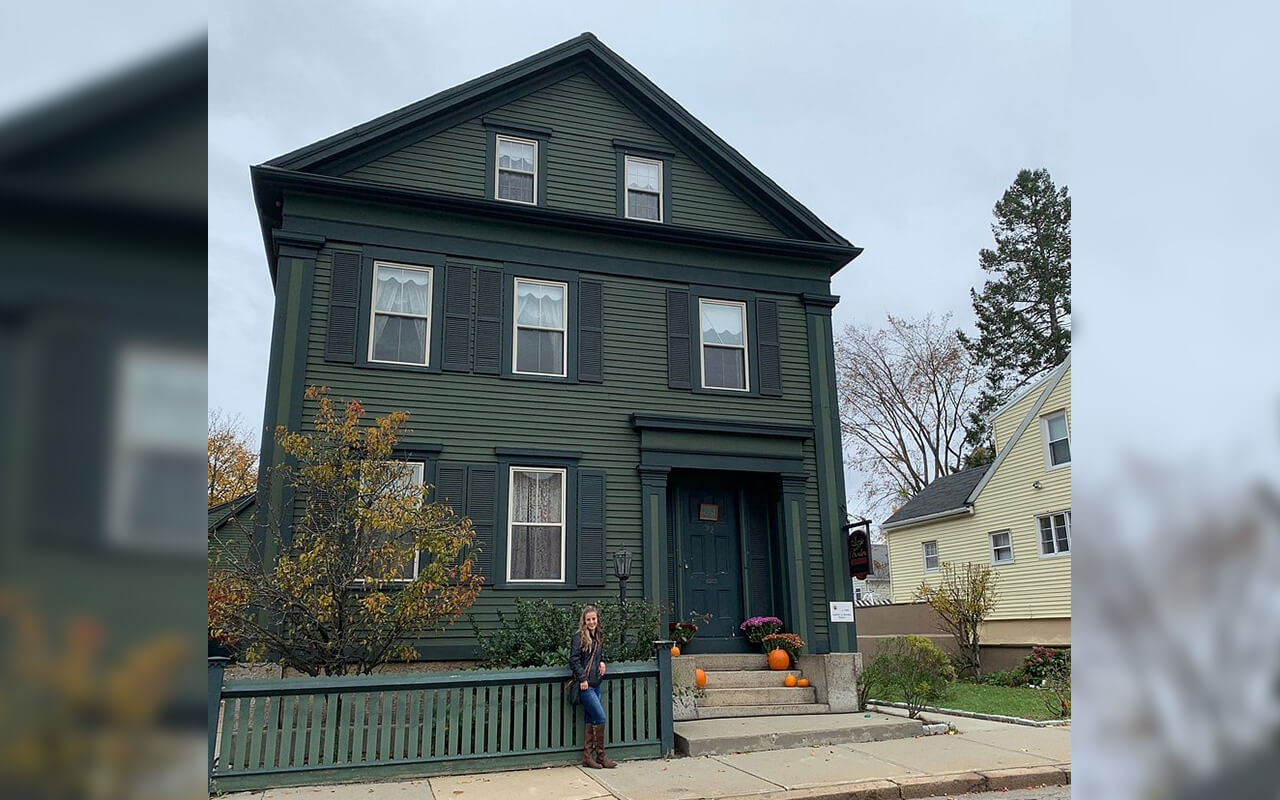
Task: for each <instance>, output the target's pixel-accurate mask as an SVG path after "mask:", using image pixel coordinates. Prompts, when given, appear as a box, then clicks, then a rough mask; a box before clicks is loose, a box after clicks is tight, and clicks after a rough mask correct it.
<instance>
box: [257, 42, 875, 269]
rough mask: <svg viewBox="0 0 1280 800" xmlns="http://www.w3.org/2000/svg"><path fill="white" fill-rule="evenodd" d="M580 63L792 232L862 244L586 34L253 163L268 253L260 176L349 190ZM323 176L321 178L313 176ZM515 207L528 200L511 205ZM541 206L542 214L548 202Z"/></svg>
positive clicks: (844, 250)
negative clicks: (362, 176) (440, 134)
mask: <svg viewBox="0 0 1280 800" xmlns="http://www.w3.org/2000/svg"><path fill="white" fill-rule="evenodd" d="M577 72H586V73H587V74H588V75H590V76H591V77H592V78H593V79H595V80H596V81H597V82H599V83H600V84H601V85H602V86H603V87H604V88H606V89H607V90H609V91H610V92H612V93H613V94H614V95H615V96H617V97H618V99H619V100H620V101H622V102H623V103H624V104H626V105H627V106H628V107H629V108H631V110H632V111H634V112H635V113H636V114H637V115H638V116H640V117H641V118H642V119H644V120H645V121H646V122H648V123H649V124H650V125H652V126H653V127H654V129H655V130H657V131H658V132H659V133H661V134H662V135H663V136H664V137H666V138H667V139H668V140H669V141H671V142H672V143H673V144H674V145H676V146H677V147H678V148H680V150H681V152H683V153H684V154H685V155H687V156H688V157H689V158H691V159H693V160H694V161H696V162H697V163H698V164H699V165H700V166H702V167H703V168H704V169H706V170H707V171H708V172H709V173H710V174H712V175H713V176H714V177H715V178H716V179H717V180H719V181H720V182H721V183H723V184H724V185H725V186H726V187H728V188H729V189H730V190H731V191H733V192H735V193H736V194H738V195H739V196H740V197H742V199H743V200H744V201H745V202H747V203H748V204H749V205H751V206H752V207H753V208H755V209H756V210H757V211H758V212H760V214H761V215H762V216H764V217H765V218H766V219H768V220H769V221H770V222H772V223H773V224H775V225H776V226H777V227H778V228H779V229H780V230H781V231H783V232H784V233H785V234H786V235H787V236H788V237H789V239H790V240H791V241H793V242H805V243H810V244H812V245H818V246H821V245H825V246H827V247H826V248H825V251H826V252H827V253H828V254H829V255H833V256H836V257H840V256H843V260H842V261H841V263H847V262H848V261H849V260H851V259H852V258H854V257H856V256H857V255H858V253H860V252H861V248H858V247H855V246H854V245H852V244H851V243H850V242H849V241H848V240H847V239H845V238H844V237H843V236H841V235H840V234H839V233H836V231H834V230H833V229H831V228H830V227H829V226H827V225H826V223H824V222H823V221H822V220H820V219H819V218H818V217H817V215H816V214H814V213H813V212H812V211H810V210H809V209H808V208H806V207H805V206H804V205H803V204H801V203H800V202H799V201H798V200H796V199H795V198H794V197H792V196H791V195H790V194H788V193H787V192H786V191H784V190H783V189H782V188H781V187H779V186H778V185H777V184H776V183H774V182H773V181H772V180H771V179H770V178H769V177H768V176H767V175H765V174H764V173H763V172H761V171H760V170H759V169H757V168H756V167H755V166H754V165H753V164H751V162H749V161H748V160H747V159H746V158H744V157H743V156H742V154H740V153H739V152H738V151H737V150H735V149H734V148H732V147H731V146H729V145H728V144H727V143H726V142H725V141H724V140H723V139H721V138H720V137H719V136H717V135H716V134H715V133H713V132H712V131H711V130H710V129H709V128H707V127H706V126H705V125H703V124H702V123H701V122H699V121H698V120H697V119H696V118H694V116H693V115H692V114H690V113H689V112H688V111H686V110H685V109H684V108H683V107H681V106H680V104H679V103H677V102H676V101H675V100H673V99H672V98H671V97H670V96H668V95H667V94H666V93H665V92H663V91H662V90H661V89H659V88H658V87H657V86H656V85H655V84H654V83H653V82H652V81H650V80H649V79H648V78H646V77H645V76H644V75H643V74H641V73H640V71H639V70H637V69H636V68H635V67H633V66H631V65H630V64H628V63H627V62H626V61H625V60H623V59H622V58H621V57H620V56H618V54H616V53H614V52H613V51H612V50H610V49H609V48H608V47H605V45H604V44H602V43H601V42H600V40H599V39H597V38H596V37H595V35H594V34H591V33H583V34H581V35H580V36H576V37H574V38H573V39H570V40H568V41H566V42H562V43H560V44H558V45H555V46H554V47H551V48H549V49H547V50H544V51H542V52H541V53H537V54H536V55H533V56H530V57H529V58H526V59H524V60H522V61H517V62H516V63H514V64H511V65H509V66H506V67H503V68H501V69H499V70H496V71H494V72H491V73H489V74H487V75H483V76H481V77H479V78H475V79H473V80H470V81H467V82H466V83H463V84H461V85H459V86H456V87H454V88H452V89H447V90H445V91H443V92H440V93H438V94H435V95H432V96H430V97H428V98H426V99H425V100H420V101H418V102H417V103H413V104H411V105H408V106H405V107H404V108H401V109H399V110H397V111H393V112H391V113H389V114H384V115H383V116H381V117H378V118H376V119H373V120H370V121H369V122H366V123H364V124H361V125H357V126H355V127H354V128H351V129H349V130H346V131H343V132H341V133H338V134H335V135H333V136H330V137H328V138H325V139H322V140H320V141H318V142H316V143H314V144H310V145H307V146H306V147H302V148H299V149H297V150H294V151H293V152H290V153H286V154H285V155H282V156H279V157H277V158H273V159H271V160H270V161H267V162H266V163H265V164H263V165H260V166H257V167H254V168H253V170H252V172H253V178H254V184H255V195H257V196H258V207H259V213H260V215H261V216H262V217H263V219H262V224H263V237H264V242H265V244H266V246H267V249H268V252H270V250H271V245H272V242H271V238H270V225H269V223H270V220H271V216H272V214H273V213H278V212H276V211H275V210H274V209H273V200H274V197H273V196H272V194H271V192H270V191H264V184H271V183H272V182H273V181H286V182H287V179H288V177H289V176H293V177H294V178H297V177H299V176H301V175H311V176H315V178H316V179H317V180H316V181H315V183H316V185H317V186H328V188H330V189H335V190H336V189H340V188H342V186H343V185H348V184H349V185H350V187H349V188H352V189H354V188H356V187H358V186H359V185H361V184H363V183H364V182H363V181H357V180H351V179H344V178H338V177H336V176H337V175H339V174H340V173H343V172H347V171H349V170H351V169H353V168H354V167H356V166H358V165H360V164H362V163H366V162H367V161H370V160H373V159H374V158H377V157H380V156H382V155H385V154H386V153H389V152H392V151H394V150H396V149H399V148H401V147H403V146H406V145H408V144H409V143H411V142H414V141H417V140H420V139H422V138H424V137H425V136H428V135H431V134H432V133H434V132H436V131H439V130H443V129H444V128H445V127H449V126H452V125H456V124H459V123H461V122H464V121H466V120H467V119H471V118H474V117H475V116H477V115H479V114H483V113H485V112H486V111H488V110H490V109H493V108H496V107H498V106H500V105H504V104H506V103H509V102H511V101H512V100H514V99H516V98H518V97H520V96H522V95H524V94H527V93H528V92H531V91H534V90H536V89H538V88H541V87H543V86H545V85H549V83H550V82H554V81H557V80H561V79H563V78H564V77H567V76H568V75H571V74H575V73H577ZM321 176H324V177H325V178H328V180H327V181H324V180H319V178H321ZM335 182H336V183H335ZM267 188H272V187H269V186H268V187H267ZM380 188H381V189H382V191H383V192H384V193H385V194H386V195H387V196H388V197H391V196H394V197H396V198H398V199H404V197H405V196H407V195H411V194H412V195H417V196H420V197H430V196H432V195H433V194H435V193H432V192H427V191H416V190H415V191H406V190H399V191H388V190H387V189H386V187H380ZM450 198H451V199H452V200H453V201H454V202H455V203H457V202H458V200H459V198H457V197H456V196H450ZM474 203H480V204H487V205H491V206H493V207H495V208H499V207H501V208H506V209H510V208H511V204H509V203H501V202H498V201H491V200H485V201H477V200H467V201H465V203H464V205H465V206H470V205H471V204H474ZM521 211H526V209H519V210H518V211H517V212H515V213H519V212H521ZM540 211H543V212H544V213H545V212H546V211H548V209H540ZM561 213H564V212H561ZM552 218H553V219H554V217H552ZM742 238H747V239H749V238H752V237H742ZM818 249H822V248H818Z"/></svg>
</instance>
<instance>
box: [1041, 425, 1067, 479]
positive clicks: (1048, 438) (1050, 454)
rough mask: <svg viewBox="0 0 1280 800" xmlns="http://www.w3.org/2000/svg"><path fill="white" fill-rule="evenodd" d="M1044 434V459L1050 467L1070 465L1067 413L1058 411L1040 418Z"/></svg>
mask: <svg viewBox="0 0 1280 800" xmlns="http://www.w3.org/2000/svg"><path fill="white" fill-rule="evenodd" d="M1040 425H1041V428H1042V430H1043V433H1044V448H1045V458H1046V460H1047V462H1048V466H1050V467H1060V466H1062V465H1063V464H1070V463H1071V436H1070V434H1069V433H1068V431H1067V412H1065V411H1059V412H1057V413H1054V414H1049V415H1048V416H1046V417H1041V418H1040Z"/></svg>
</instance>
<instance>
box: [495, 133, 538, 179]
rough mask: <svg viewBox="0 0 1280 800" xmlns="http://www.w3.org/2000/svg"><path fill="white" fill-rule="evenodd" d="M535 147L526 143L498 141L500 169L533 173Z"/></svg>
mask: <svg viewBox="0 0 1280 800" xmlns="http://www.w3.org/2000/svg"><path fill="white" fill-rule="evenodd" d="M533 160H534V156H533V145H532V144H529V143H526V142H512V141H508V140H506V139H499V140H498V167H499V168H500V169H518V170H520V171H522V172H533Z"/></svg>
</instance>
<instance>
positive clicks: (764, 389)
mask: <svg viewBox="0 0 1280 800" xmlns="http://www.w3.org/2000/svg"><path fill="white" fill-rule="evenodd" d="M756 339H757V340H758V347H757V352H758V354H759V359H758V360H759V362H760V376H759V381H760V394H763V395H770V396H772V397H781V396H782V346H781V344H780V343H779V342H778V304H777V302H775V301H773V300H757V301H756Z"/></svg>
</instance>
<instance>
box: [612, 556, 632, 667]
mask: <svg viewBox="0 0 1280 800" xmlns="http://www.w3.org/2000/svg"><path fill="white" fill-rule="evenodd" d="M613 574H614V575H615V576H617V578H618V602H619V603H620V604H621V605H623V606H624V607H625V605H626V603H627V579H628V578H630V577H631V551H630V550H618V551H616V552H614V554H613ZM619 613H620V614H622V618H623V619H626V612H625V611H622V610H621V609H619ZM618 627H619V630H618V644H621V645H625V644H626V643H627V629H626V626H625V625H621V624H620V625H619V626H618Z"/></svg>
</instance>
